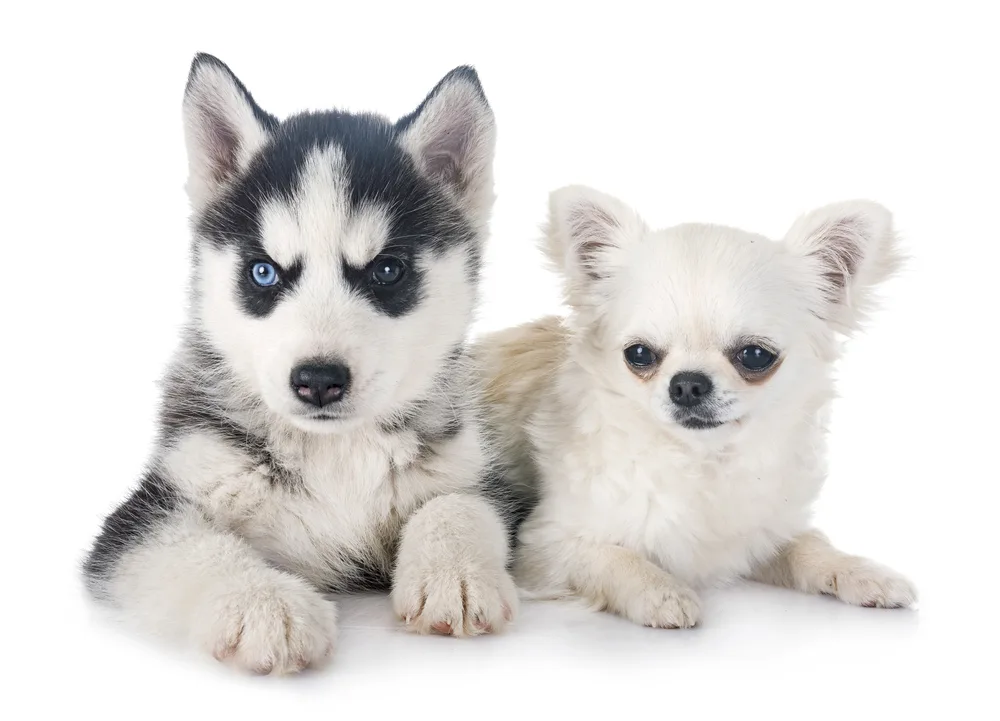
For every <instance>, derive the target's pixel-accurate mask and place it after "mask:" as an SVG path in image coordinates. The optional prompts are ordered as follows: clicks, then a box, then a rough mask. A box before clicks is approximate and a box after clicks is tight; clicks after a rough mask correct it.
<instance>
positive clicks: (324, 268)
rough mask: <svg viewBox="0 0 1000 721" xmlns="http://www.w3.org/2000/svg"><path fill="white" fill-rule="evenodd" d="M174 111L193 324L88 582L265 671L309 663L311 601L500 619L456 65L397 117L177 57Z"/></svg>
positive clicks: (472, 131) (512, 594)
mask: <svg viewBox="0 0 1000 721" xmlns="http://www.w3.org/2000/svg"><path fill="white" fill-rule="evenodd" d="M183 105H184V121H185V130H186V138H187V147H188V155H189V165H190V178H189V182H188V185H187V190H188V194H189V196H190V200H191V204H192V209H193V218H192V227H193V246H192V279H191V311H190V317H189V321H188V323H187V325H186V328H185V330H184V333H183V336H182V338H181V341H180V346H179V349H178V351H177V354H176V357H175V358H174V359H173V361H172V363H171V365H170V367H169V370H168V371H167V373H166V378H165V380H164V383H163V399H162V412H161V415H160V434H159V441H158V444H157V447H156V450H155V452H154V453H153V456H152V458H151V459H150V461H149V464H148V468H147V469H146V471H145V472H144V474H143V475H142V478H141V480H140V481H139V483H138V486H137V487H136V488H135V490H134V491H133V492H132V494H131V495H130V496H129V497H128V498H127V500H125V501H124V502H123V503H122V504H121V505H120V506H119V507H118V509H117V510H116V511H114V513H112V514H111V515H110V516H109V517H108V518H107V520H106V521H105V522H104V526H103V529H102V530H101V533H100V535H99V536H98V537H97V540H96V541H95V543H94V545H93V548H92V550H91V551H90V554H89V556H88V558H87V559H86V562H85V577H86V582H87V585H88V587H89V589H90V590H91V591H92V593H93V595H94V596H96V597H97V598H98V599H100V600H101V601H104V602H107V603H108V604H110V605H111V606H113V607H114V608H116V609H118V610H119V611H120V612H121V614H122V615H123V616H124V617H126V618H128V619H130V620H132V621H134V622H135V623H137V624H139V625H141V626H143V627H145V628H146V629H148V630H151V631H155V632H159V633H161V634H165V635H168V636H173V637H180V638H181V639H183V640H186V641H188V642H190V643H193V644H197V645H198V646H201V647H203V648H204V649H206V650H208V651H209V652H210V653H213V654H214V655H215V656H216V657H217V658H219V659H228V660H230V661H231V662H232V663H234V664H235V665H237V666H239V667H243V668H246V669H249V670H253V671H257V672H262V673H268V672H275V673H281V672H290V671H296V670H298V669H301V668H303V667H305V666H308V665H311V664H315V663H317V662H320V661H322V660H323V659H324V658H325V657H326V656H327V655H328V654H329V653H330V651H331V648H332V645H333V641H334V635H335V631H336V620H337V614H336V609H335V606H334V603H333V602H332V601H331V600H329V599H328V598H327V597H325V596H324V592H342V591H352V590H359V589H381V588H389V587H390V586H391V590H392V603H393V607H394V609H395V611H396V613H398V614H399V616H400V617H401V618H402V619H403V620H404V621H405V623H406V624H407V626H408V627H409V628H411V629H413V630H415V631H418V632H431V631H434V632H438V633H443V634H451V635H455V636H462V635H474V634H480V633H485V632H489V631H497V630H500V629H501V628H502V627H503V626H504V625H505V623H507V622H508V621H510V620H511V618H512V616H513V614H514V612H515V611H516V608H517V595H516V589H515V587H514V585H513V582H512V580H511V578H510V576H509V575H508V571H507V564H508V553H509V544H508V539H509V535H510V533H511V528H512V525H511V522H512V511H513V506H512V505H511V503H510V498H509V495H508V494H507V493H506V491H505V487H504V485H503V479H502V478H501V477H499V476H498V475H497V473H496V471H495V470H493V469H494V468H495V464H494V463H493V458H492V457H491V455H490V452H489V444H487V443H486V440H485V436H484V433H483V429H482V424H481V423H479V422H478V420H477V417H476V404H475V397H474V394H473V393H472V392H471V391H470V390H469V389H470V387H471V386H470V383H471V381H472V378H471V375H470V366H469V363H468V360H467V353H466V350H465V348H464V342H465V336H466V332H467V329H468V326H469V324H470V321H471V318H472V313H473V307H474V304H475V302H476V296H477V284H478V277H479V269H480V262H481V257H482V251H483V244H484V241H485V238H486V230H487V221H488V218H489V215H490V211H491V207H492V204H493V180H492V160H493V152H494V144H495V141H494V136H495V129H494V121H493V114H492V111H491V110H490V107H489V105H488V104H487V101H486V97H485V95H484V94H483V90H482V87H481V86H480V83H479V79H478V77H477V75H476V73H475V72H474V71H473V70H472V69H471V68H469V67H460V68H457V69H455V70H453V71H452V72H450V73H449V74H448V75H447V76H445V78H444V79H443V80H441V82H440V83H439V84H438V85H437V86H436V87H435V88H434V89H433V90H432V91H431V93H430V94H429V95H428V96H427V98H426V99H425V100H424V101H423V102H422V103H421V104H420V106H419V107H418V108H417V109H416V110H415V111H414V112H413V113H412V114H410V115H407V116H406V117H404V118H402V119H401V120H399V121H398V122H395V123H394V122H390V121H389V120H388V119H386V118H384V117H381V116H378V115H372V114H351V113H346V112H338V111H332V112H307V113H302V114H299V115H294V116H292V117H289V118H287V119H285V120H279V119H278V118H276V117H274V116H273V115H270V114H268V113H267V112H265V111H264V110H262V109H261V108H260V107H259V106H258V105H257V103H256V102H254V99H253V98H252V97H251V95H250V93H249V92H248V91H247V89H246V87H244V85H243V84H242V83H241V82H240V81H239V80H238V79H237V78H236V76H235V75H233V73H232V72H231V71H230V70H229V68H228V67H227V66H226V65H224V64H223V63H222V62H220V61H219V60H217V59H215V58H213V57H211V56H209V55H198V56H197V57H196V58H195V60H194V63H193V65H192V67H191V73H190V77H189V81H188V85H187V90H186V92H185V96H184V104H183Z"/></svg>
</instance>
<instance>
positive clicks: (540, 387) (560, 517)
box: [475, 187, 915, 627]
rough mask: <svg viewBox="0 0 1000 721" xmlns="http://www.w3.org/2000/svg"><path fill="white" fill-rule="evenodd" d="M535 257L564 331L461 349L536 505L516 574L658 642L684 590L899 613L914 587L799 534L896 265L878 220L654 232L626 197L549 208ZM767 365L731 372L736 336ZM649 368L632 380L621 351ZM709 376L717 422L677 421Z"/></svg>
mask: <svg viewBox="0 0 1000 721" xmlns="http://www.w3.org/2000/svg"><path fill="white" fill-rule="evenodd" d="M546 250H547V252H548V254H549V257H550V258H551V259H552V261H553V263H554V264H555V265H556V267H557V268H558V269H559V270H560V271H561V272H562V274H563V275H564V277H565V279H566V299H567V304H568V306H569V308H570V314H569V316H568V318H567V319H565V320H562V319H559V318H555V317H550V318H543V319H541V320H538V321H536V322H533V323H529V324H527V325H524V326H521V327H518V328H512V329H508V330H505V331H502V332H500V333H497V334H494V335H492V336H488V337H486V338H485V339H483V340H482V341H481V342H480V343H479V344H478V346H477V348H476V349H475V354H476V357H477V360H478V362H479V364H480V368H481V369H482V372H483V374H484V376H485V379H486V386H487V391H486V395H487V400H488V403H489V407H490V421H491V423H492V425H493V426H494V429H495V430H496V432H497V435H498V437H499V439H500V441H501V446H502V448H503V450H504V453H505V454H506V456H507V460H508V462H509V463H511V464H512V465H514V466H515V468H517V469H518V471H519V472H518V474H517V475H518V478H519V480H520V481H521V482H522V483H523V484H527V485H529V486H530V485H535V486H537V490H538V492H539V494H540V497H541V499H540V503H539V505H538V506H537V508H536V510H535V511H534V512H533V513H532V515H531V517H530V518H529V519H528V520H527V521H526V522H525V524H524V525H523V526H522V529H521V531H520V537H519V541H520V543H519V550H518V552H517V562H516V567H515V578H516V580H517V581H518V583H519V584H520V585H522V586H523V587H525V588H526V589H528V590H530V591H532V592H533V593H535V594H540V595H542V596H549V597H560V596H579V597H582V598H584V599H586V600H587V601H588V602H590V603H592V604H593V605H594V606H595V607H599V608H604V609H607V610H609V611H612V612H614V613H618V614H620V615H622V616H624V617H626V618H629V619H631V620H632V621H634V622H636V623H640V624H645V625H648V626H656V627H688V626H692V625H694V624H696V623H697V622H698V619H699V616H700V607H699V602H698V598H697V595H696V589H697V588H699V587H704V586H706V585H710V584H715V583H720V582H726V581H730V580H732V579H735V578H739V577H751V578H755V579H757V580H761V581H764V582H767V583H772V584H776V585H782V586H787V587H790V588H796V589H798V590H801V591H805V592H809V593H828V594H831V595H835V596H837V597H838V598H840V599H841V600H843V601H846V602H848V603H854V604H858V605H866V606H887V607H896V606H907V605H909V604H911V603H912V602H913V600H914V598H915V593H914V591H913V588H912V586H911V585H910V584H909V583H908V582H907V581H906V580H905V579H903V578H902V577H900V576H898V575H897V574H895V573H894V572H892V571H889V570H887V569H885V568H883V567H881V566H878V565H876V564H874V563H872V562H870V561H866V560H864V559H861V558H857V557H854V556H849V555H847V554H844V553H842V552H840V551H837V550H836V549H835V548H833V547H832V546H831V545H830V544H829V543H828V542H827V541H826V539H825V538H824V537H823V536H822V535H820V534H818V533H817V532H815V531H814V530H812V528H811V525H810V514H811V506H812V504H813V502H814V500H815V499H816V497H817V496H818V494H819V492H820V488H821V486H822V484H823V482H824V480H825V476H826V467H825V459H824V445H825V443H824V437H825V434H826V418H827V413H828V410H829V402H830V400H831V398H832V397H833V390H834V389H833V382H832V377H831V376H832V366H833V363H834V361H835V360H836V358H837V357H838V356H839V352H840V342H841V340H842V336H844V335H849V334H850V333H852V332H853V331H854V330H855V329H856V328H858V327H859V324H860V323H861V322H862V321H863V319H864V317H865V313H866V312H867V311H869V310H870V308H871V307H872V302H873V298H872V290H873V288H874V286H875V285H877V284H878V283H879V282H880V281H881V280H882V279H884V278H885V277H887V276H888V275H889V274H890V273H891V272H892V271H893V269H894V268H895V267H896V265H897V262H898V253H897V251H896V250H895V239H894V235H893V231H892V225H891V217H890V216H889V214H888V212H887V211H885V210H884V209H883V208H881V206H878V205H875V204H874V203H867V202H862V201H857V202H849V203H842V204H837V205H834V206H829V207H827V208H823V209H821V210H819V211H816V212H814V213H812V214H810V215H808V216H804V217H803V218H802V219H800V220H799V221H798V222H797V223H796V224H795V225H794V227H793V228H792V230H791V231H790V232H789V234H788V235H787V236H786V238H785V239H784V240H782V241H781V242H774V241H771V240H768V239H767V238H763V237H761V236H756V235H753V234H750V233H745V232H743V231H739V230H735V229H732V228H723V227H718V226H699V225H686V226H680V227H677V228H671V229H668V230H663V231H652V230H650V229H649V228H647V226H646V225H645V223H644V222H643V221H642V220H641V218H639V216H638V215H637V214H636V213H635V212H634V211H632V210H631V209H629V208H628V207H627V206H625V205H624V204H623V203H621V201H618V200H616V199H613V198H609V197H608V196H606V195H603V194H601V193H598V192H597V191H593V190H590V189H587V188H579V187H571V188H566V189H563V190H561V191H557V192H556V193H554V194H553V197H552V211H551V220H550V226H549V228H548V232H547V238H546ZM748 338H750V339H766V341H764V340H761V341H760V342H762V343H763V342H766V343H767V344H768V345H770V346H773V347H774V348H773V349H774V350H776V351H778V362H777V365H776V366H775V368H776V369H775V370H773V371H772V372H771V373H770V375H769V376H762V377H759V378H752V379H751V380H747V379H746V378H744V377H743V376H742V375H741V374H740V373H739V372H737V369H736V368H735V365H734V361H733V356H732V347H733V345H734V344H736V345H739V344H740V343H742V342H744V341H741V340H740V339H748ZM639 341H641V342H642V343H643V344H645V345H647V346H649V347H650V348H655V349H656V350H657V351H658V356H659V357H658V364H657V365H656V367H655V369H654V370H653V371H652V373H651V374H645V375H643V376H642V377H640V376H639V375H637V374H636V373H634V372H633V371H632V370H630V369H629V367H628V365H627V363H626V362H625V360H624V358H623V349H625V348H627V347H628V346H629V345H631V344H634V343H636V342H639ZM692 370H696V371H698V372H703V373H705V374H706V375H708V376H709V377H710V378H711V379H712V382H713V386H714V391H713V393H714V395H713V396H712V404H713V405H712V406H711V408H712V412H713V413H714V416H713V418H714V419H715V420H717V421H718V422H719V424H720V425H719V426H718V427H715V428H707V429H691V428H690V427H685V426H684V425H683V424H681V423H680V422H679V421H678V414H677V412H676V409H675V408H674V407H673V406H672V405H671V400H670V396H669V390H668V388H669V385H670V382H671V381H670V379H671V378H672V377H673V376H674V374H676V373H679V372H682V371H692Z"/></svg>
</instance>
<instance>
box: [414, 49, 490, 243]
mask: <svg viewBox="0 0 1000 721" xmlns="http://www.w3.org/2000/svg"><path fill="white" fill-rule="evenodd" d="M396 128H397V130H398V131H399V133H400V142H401V143H402V145H403V147H404V148H405V149H406V150H407V152H409V154H410V155H411V156H412V157H413V159H414V161H415V162H416V164H417V167H418V168H419V169H420V170H421V172H423V173H424V174H425V175H426V176H428V177H429V178H431V179H433V180H434V181H435V182H437V183H440V184H442V185H444V186H445V187H447V188H448V189H449V190H450V191H451V192H452V193H453V194H454V195H455V197H456V198H457V199H458V200H459V202H460V203H461V204H462V208H463V209H464V210H465V211H466V212H467V213H468V215H469V217H470V218H471V219H472V220H474V221H475V222H477V223H479V224H480V225H482V226H485V225H486V223H487V221H488V220H489V215H490V210H491V209H492V207H493V199H494V196H493V151H494V147H495V146H496V125H495V123H494V120H493V111H492V110H491V109H490V106H489V103H488V102H487V101H486V95H485V93H484V92H483V87H482V85H480V84H479V76H478V75H477V74H476V71H475V70H473V69H472V68H471V67H468V66H462V67H458V68H455V69H454V70H452V71H451V72H450V73H448V74H447V75H445V76H444V78H442V79H441V81H440V82H439V83H438V84H437V85H436V86H435V88H434V89H433V90H432V91H431V92H430V94H429V95H428V96H427V97H426V98H425V99H424V101H423V102H422V103H421V104H420V106H419V107H418V108H417V109H416V110H414V111H413V112H412V113H410V114H409V115H407V116H406V117H404V118H401V119H400V120H399V122H398V123H397V124H396Z"/></svg>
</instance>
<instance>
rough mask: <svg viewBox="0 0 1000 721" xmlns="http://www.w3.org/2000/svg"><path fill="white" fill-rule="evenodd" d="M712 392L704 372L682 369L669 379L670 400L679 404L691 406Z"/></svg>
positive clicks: (710, 384)
mask: <svg viewBox="0 0 1000 721" xmlns="http://www.w3.org/2000/svg"><path fill="white" fill-rule="evenodd" d="M711 392H712V381H711V380H709V378H708V376H707V375H705V374H704V373H692V372H690V371H684V372H682V373H678V374H677V375H675V376H674V377H673V378H671V379H670V400H672V401H673V402H674V403H676V404H677V405H679V406H683V407H685V408H693V407H694V406H696V405H698V404H699V403H701V402H702V401H703V400H705V398H707V397H708V396H709V395H710V394H711Z"/></svg>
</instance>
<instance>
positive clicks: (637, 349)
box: [625, 343, 656, 368]
mask: <svg viewBox="0 0 1000 721" xmlns="http://www.w3.org/2000/svg"><path fill="white" fill-rule="evenodd" d="M625 362H627V363H628V364H629V365H630V366H632V367H633V368H648V367H649V366H651V365H653V364H654V363H656V353H654V352H653V351H652V350H650V349H649V348H647V347H646V346H644V345H642V344H641V343H636V344H635V345H630V346H629V347H628V348H626V349H625Z"/></svg>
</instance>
